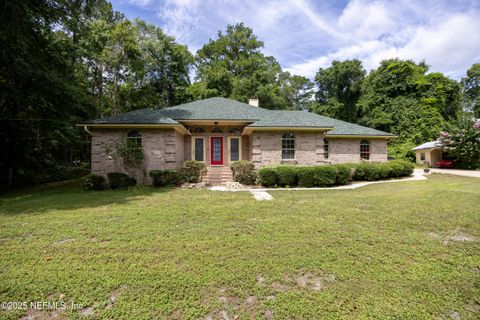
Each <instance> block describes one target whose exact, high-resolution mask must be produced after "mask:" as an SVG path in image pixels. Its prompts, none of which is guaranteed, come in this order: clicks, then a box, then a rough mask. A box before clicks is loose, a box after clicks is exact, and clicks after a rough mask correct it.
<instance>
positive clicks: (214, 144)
mask: <svg viewBox="0 0 480 320" xmlns="http://www.w3.org/2000/svg"><path fill="white" fill-rule="evenodd" d="M210 162H211V163H212V165H222V164H223V138H222V137H211V138H210Z"/></svg>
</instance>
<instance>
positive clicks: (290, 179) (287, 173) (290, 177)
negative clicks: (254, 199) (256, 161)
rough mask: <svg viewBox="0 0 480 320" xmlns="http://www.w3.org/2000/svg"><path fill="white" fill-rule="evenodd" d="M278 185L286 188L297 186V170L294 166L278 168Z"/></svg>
mask: <svg viewBox="0 0 480 320" xmlns="http://www.w3.org/2000/svg"><path fill="white" fill-rule="evenodd" d="M275 170H276V174H277V184H278V185H280V186H282V187H285V186H295V185H296V181H297V168H296V167H292V166H280V167H276V168H275Z"/></svg>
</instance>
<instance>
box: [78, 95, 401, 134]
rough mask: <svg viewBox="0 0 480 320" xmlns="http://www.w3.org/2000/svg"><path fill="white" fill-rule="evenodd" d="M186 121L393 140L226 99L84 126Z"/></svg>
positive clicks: (129, 114)
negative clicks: (232, 122) (314, 130)
mask: <svg viewBox="0 0 480 320" xmlns="http://www.w3.org/2000/svg"><path fill="white" fill-rule="evenodd" d="M186 120H217V121H220V120H238V121H245V122H250V124H249V125H248V126H247V127H248V128H252V129H253V128H258V127H290V128H294V127H298V128H331V129H332V130H330V131H328V133H327V135H329V136H335V135H358V136H393V135H392V134H390V133H387V132H383V131H379V130H375V129H372V128H368V127H364V126H360V125H357V124H353V123H349V122H345V121H341V120H336V119H333V118H329V117H325V116H321V115H318V114H315V113H311V112H306V111H283V110H282V111H280V110H267V109H263V108H259V107H254V106H251V105H249V104H246V103H243V102H238V101H235V100H231V99H226V98H221V97H217V98H209V99H204V100H198V101H193V102H189V103H185V104H181V105H178V106H175V107H170V108H166V109H161V110H153V109H141V110H135V111H131V112H127V113H122V114H119V115H117V116H114V117H108V118H101V119H96V120H92V121H87V122H85V123H84V124H178V123H181V122H182V121H186Z"/></svg>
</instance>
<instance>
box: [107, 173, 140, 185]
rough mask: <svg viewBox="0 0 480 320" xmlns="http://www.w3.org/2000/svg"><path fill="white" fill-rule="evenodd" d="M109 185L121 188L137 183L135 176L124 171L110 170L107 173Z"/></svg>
mask: <svg viewBox="0 0 480 320" xmlns="http://www.w3.org/2000/svg"><path fill="white" fill-rule="evenodd" d="M107 177H108V186H109V187H110V188H111V189H120V188H128V187H133V186H135V185H136V184H137V181H136V180H135V178H133V177H130V176H128V175H127V174H125V173H123V172H109V173H107Z"/></svg>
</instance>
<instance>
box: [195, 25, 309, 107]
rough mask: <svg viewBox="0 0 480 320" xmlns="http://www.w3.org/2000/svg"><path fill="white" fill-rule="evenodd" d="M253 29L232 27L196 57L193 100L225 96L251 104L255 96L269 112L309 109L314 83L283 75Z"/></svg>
mask: <svg viewBox="0 0 480 320" xmlns="http://www.w3.org/2000/svg"><path fill="white" fill-rule="evenodd" d="M262 48H263V42H262V41H260V40H258V38H257V36H256V35H255V34H254V33H253V30H252V29H251V28H249V27H247V26H245V25H244V24H243V23H238V24H235V25H228V26H227V27H226V30H225V33H223V32H222V31H219V32H218V35H217V39H215V40H210V41H209V42H208V43H207V44H205V45H204V46H203V47H202V48H200V50H198V51H197V55H196V67H197V70H196V71H197V72H196V79H197V81H198V82H196V83H194V84H192V86H191V87H190V88H189V89H188V92H189V93H190V94H191V95H192V99H194V100H196V99H204V98H208V97H212V96H222V97H227V98H232V99H235V100H239V101H243V102H248V99H249V98H250V97H252V96H256V97H258V98H259V100H260V106H261V107H263V108H267V109H286V108H296V109H302V108H306V104H308V101H309V96H310V90H311V89H312V87H313V84H312V83H311V82H310V81H309V80H308V79H307V78H305V77H300V76H292V75H290V73H288V72H283V71H282V69H281V67H280V65H279V64H278V62H277V61H276V60H275V58H273V57H270V56H265V55H264V54H263V53H262V52H261V49H262Z"/></svg>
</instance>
